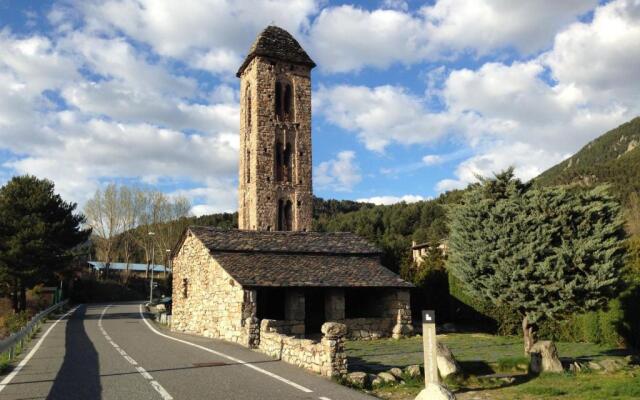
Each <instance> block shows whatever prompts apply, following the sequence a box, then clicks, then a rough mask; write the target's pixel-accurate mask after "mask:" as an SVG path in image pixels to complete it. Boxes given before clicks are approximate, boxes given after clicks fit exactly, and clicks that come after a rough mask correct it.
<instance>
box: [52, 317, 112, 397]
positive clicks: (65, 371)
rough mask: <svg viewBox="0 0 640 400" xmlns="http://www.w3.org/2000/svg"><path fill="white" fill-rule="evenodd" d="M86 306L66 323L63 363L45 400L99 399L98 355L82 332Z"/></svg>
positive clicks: (83, 331)
mask: <svg viewBox="0 0 640 400" xmlns="http://www.w3.org/2000/svg"><path fill="white" fill-rule="evenodd" d="M86 312H87V307H86V306H81V307H80V308H79V309H78V310H77V311H76V312H75V313H73V315H72V316H71V317H70V318H69V321H68V322H67V330H66V333H65V343H66V344H65V354H64V361H63V363H62V367H61V368H60V371H58V375H56V379H55V381H54V383H53V386H52V388H51V391H50V392H49V396H47V399H51V400H63V399H65V400H67V399H100V397H101V392H102V387H101V385H100V366H99V364H98V363H99V360H98V353H97V352H96V349H95V348H94V347H93V343H91V340H90V339H89V336H87V332H86V331H85V328H84V316H85V314H86Z"/></svg>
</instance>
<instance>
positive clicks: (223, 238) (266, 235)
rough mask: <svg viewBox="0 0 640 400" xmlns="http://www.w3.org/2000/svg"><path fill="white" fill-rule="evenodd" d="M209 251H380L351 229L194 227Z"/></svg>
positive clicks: (193, 230) (362, 252)
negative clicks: (286, 230) (283, 229)
mask: <svg viewBox="0 0 640 400" xmlns="http://www.w3.org/2000/svg"><path fill="white" fill-rule="evenodd" d="M189 230H190V231H191V232H193V234H194V235H196V236H197V237H198V239H200V241H201V242H202V243H204V245H205V246H207V248H208V249H209V250H212V251H230V252H237V251H239V252H273V253H307V254H309V253H316V254H372V255H378V254H380V250H378V249H377V248H376V247H375V246H373V245H372V244H370V243H369V242H368V241H367V240H365V239H363V238H361V237H360V236H358V235H355V234H353V233H348V232H283V231H277V232H268V231H250V230H240V229H231V230H226V229H219V228H214V227H209V226H191V227H189Z"/></svg>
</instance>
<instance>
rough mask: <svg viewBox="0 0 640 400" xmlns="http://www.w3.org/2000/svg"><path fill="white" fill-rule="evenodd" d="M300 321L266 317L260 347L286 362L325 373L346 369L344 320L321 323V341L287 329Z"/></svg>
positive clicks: (338, 374)
mask: <svg viewBox="0 0 640 400" xmlns="http://www.w3.org/2000/svg"><path fill="white" fill-rule="evenodd" d="M292 322H298V321H275V320H270V319H263V320H262V322H261V323H260V344H259V346H258V350H259V351H261V352H263V353H265V354H267V355H269V356H271V357H274V358H277V359H279V360H282V361H284V362H286V363H289V364H293V365H296V366H298V367H301V368H305V369H307V370H310V371H313V372H315V373H318V374H321V375H323V376H326V377H334V376H341V375H344V374H346V373H347V356H346V354H345V352H344V336H345V335H346V332H347V327H346V326H345V325H344V324H338V323H333V322H327V323H325V324H324V325H322V333H323V337H322V340H320V342H317V341H313V340H310V339H299V338H296V337H294V336H289V335H288V334H286V333H284V332H286V331H287V329H290V328H291V326H295V323H294V324H292Z"/></svg>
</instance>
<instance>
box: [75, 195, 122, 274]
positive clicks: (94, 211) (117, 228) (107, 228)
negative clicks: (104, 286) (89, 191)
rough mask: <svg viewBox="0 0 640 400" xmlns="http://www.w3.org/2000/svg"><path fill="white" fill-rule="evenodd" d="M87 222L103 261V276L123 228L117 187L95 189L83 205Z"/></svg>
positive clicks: (107, 271) (107, 269) (106, 272)
mask: <svg viewBox="0 0 640 400" xmlns="http://www.w3.org/2000/svg"><path fill="white" fill-rule="evenodd" d="M84 214H85V216H86V217H87V224H88V225H89V226H90V227H91V228H92V229H93V233H94V235H95V236H96V237H97V240H95V244H96V250H97V253H98V258H100V259H101V260H103V261H104V263H105V277H106V278H108V277H109V267H110V265H111V262H112V261H113V257H114V255H115V253H116V250H117V241H118V239H119V237H118V236H119V234H120V233H122V229H123V215H122V208H121V204H120V196H119V190H118V187H117V186H116V185H115V184H109V185H108V186H107V187H106V188H105V189H104V191H101V190H100V189H98V190H96V192H95V194H94V195H93V198H91V199H90V200H89V201H88V202H87V204H86V205H85V207H84Z"/></svg>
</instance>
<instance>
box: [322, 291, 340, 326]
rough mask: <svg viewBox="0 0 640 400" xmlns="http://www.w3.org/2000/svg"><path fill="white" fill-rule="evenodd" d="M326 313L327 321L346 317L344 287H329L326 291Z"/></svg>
mask: <svg viewBox="0 0 640 400" xmlns="http://www.w3.org/2000/svg"><path fill="white" fill-rule="evenodd" d="M324 315H325V318H326V320H327V321H341V320H343V319H344V289H327V290H326V291H325V295H324Z"/></svg>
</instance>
